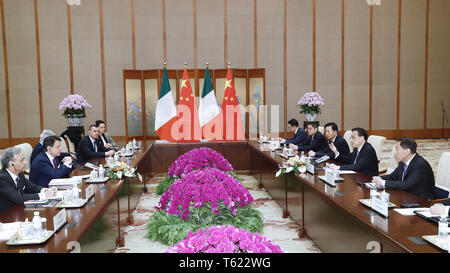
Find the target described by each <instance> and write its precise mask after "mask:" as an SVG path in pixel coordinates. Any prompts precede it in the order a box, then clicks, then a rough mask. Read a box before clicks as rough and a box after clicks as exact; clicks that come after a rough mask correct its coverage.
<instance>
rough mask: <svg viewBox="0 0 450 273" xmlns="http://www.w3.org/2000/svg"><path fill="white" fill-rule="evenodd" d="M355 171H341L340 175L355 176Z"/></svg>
mask: <svg viewBox="0 0 450 273" xmlns="http://www.w3.org/2000/svg"><path fill="white" fill-rule="evenodd" d="M354 173H356V172H354V171H339V174H354Z"/></svg>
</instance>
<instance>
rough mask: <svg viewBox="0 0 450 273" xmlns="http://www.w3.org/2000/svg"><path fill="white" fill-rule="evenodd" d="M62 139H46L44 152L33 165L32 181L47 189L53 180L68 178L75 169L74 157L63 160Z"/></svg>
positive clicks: (31, 170) (31, 171) (54, 137)
mask: <svg viewBox="0 0 450 273" xmlns="http://www.w3.org/2000/svg"><path fill="white" fill-rule="evenodd" d="M61 144H62V142H61V139H60V138H59V137H58V136H49V137H46V138H45V139H44V142H43V146H44V150H43V151H42V152H41V153H40V154H39V155H37V156H36V158H35V159H34V161H33V163H31V169H30V180H31V181H33V183H35V184H37V185H41V186H42V187H47V186H48V183H50V181H51V180H52V179H57V178H63V177H67V176H68V175H69V174H70V172H71V171H72V170H73V169H74V166H73V165H72V157H70V156H66V157H64V158H63V159H62V160H60V159H59V156H60V155H61Z"/></svg>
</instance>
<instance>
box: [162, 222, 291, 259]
mask: <svg viewBox="0 0 450 273" xmlns="http://www.w3.org/2000/svg"><path fill="white" fill-rule="evenodd" d="M166 253H283V251H282V250H281V248H280V247H279V246H278V245H276V244H274V243H272V242H271V241H270V240H269V239H267V238H265V237H262V236H261V235H259V234H258V233H256V232H255V233H251V232H249V231H247V230H244V229H241V228H236V227H234V226H231V225H222V226H211V227H208V228H206V229H204V230H203V229H199V230H198V231H197V232H195V233H192V232H188V234H187V236H186V239H184V240H182V241H180V242H178V244H176V245H172V246H171V247H170V248H169V250H167V251H166Z"/></svg>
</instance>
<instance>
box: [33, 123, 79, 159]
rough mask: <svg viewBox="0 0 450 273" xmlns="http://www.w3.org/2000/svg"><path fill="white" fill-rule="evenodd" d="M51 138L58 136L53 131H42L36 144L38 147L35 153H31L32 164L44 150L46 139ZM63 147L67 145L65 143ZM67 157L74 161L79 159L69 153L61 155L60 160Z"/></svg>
mask: <svg viewBox="0 0 450 273" xmlns="http://www.w3.org/2000/svg"><path fill="white" fill-rule="evenodd" d="M49 136H56V134H55V133H54V132H53V131H52V130H47V129H44V131H42V133H41V135H40V136H39V143H38V144H36V146H34V148H33V152H32V153H31V157H30V164H33V160H34V159H35V158H36V156H37V155H38V154H40V153H41V152H42V151H43V150H44V145H43V142H44V139H45V138H46V137H49ZM63 145H65V143H63ZM66 156H71V157H72V158H73V159H77V158H76V157H75V156H74V155H71V154H68V153H61V155H60V156H59V159H60V160H62V159H63V158H64V157H66Z"/></svg>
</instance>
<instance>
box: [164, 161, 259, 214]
mask: <svg viewBox="0 0 450 273" xmlns="http://www.w3.org/2000/svg"><path fill="white" fill-rule="evenodd" d="M252 202H253V197H252V196H251V194H250V192H249V191H248V190H247V189H246V188H245V187H244V186H242V185H241V184H240V183H239V182H238V181H237V180H236V179H235V178H233V177H232V176H231V175H230V174H228V173H226V172H223V171H221V170H217V169H212V168H208V169H205V170H196V171H193V172H188V173H185V174H183V176H182V177H181V178H180V179H177V180H176V181H175V183H173V184H172V185H171V186H170V187H169V189H168V190H167V191H166V192H164V194H163V195H162V196H161V199H160V201H159V203H160V204H161V206H160V207H157V209H158V210H165V211H166V212H167V214H176V215H178V216H180V217H181V220H184V219H187V218H188V217H189V212H190V208H191V206H192V207H196V208H199V207H203V206H206V205H211V210H212V212H213V213H215V214H219V206H220V205H222V204H223V205H224V206H225V207H226V208H227V209H229V210H231V212H232V213H233V215H236V212H237V209H238V208H243V207H245V206H248V205H250V204H251V203H252Z"/></svg>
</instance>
